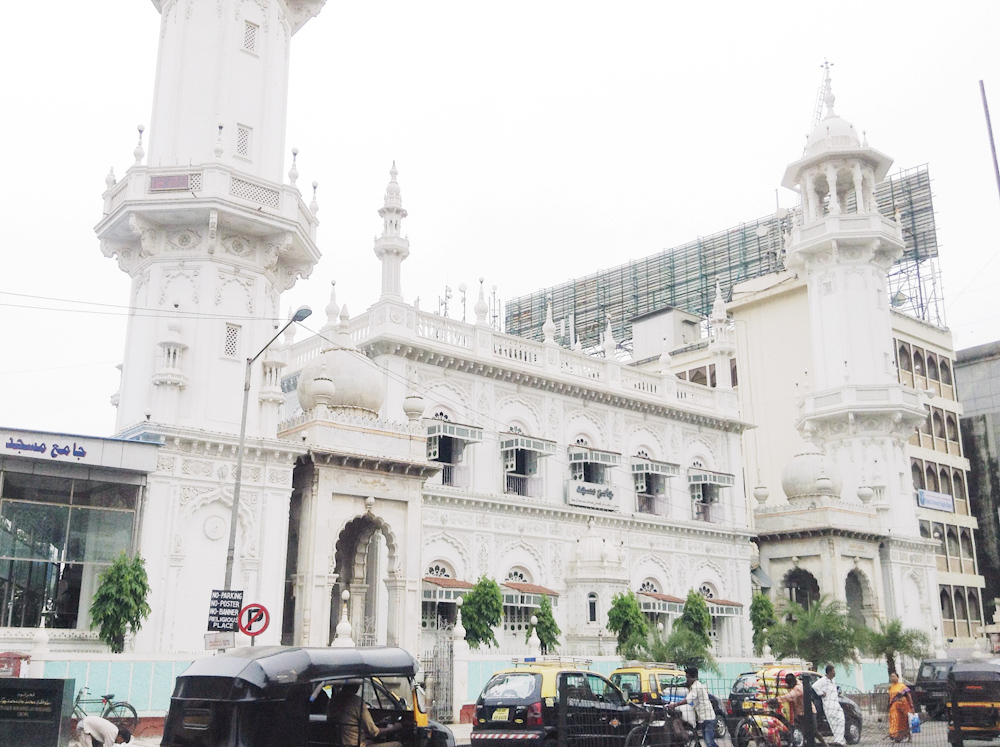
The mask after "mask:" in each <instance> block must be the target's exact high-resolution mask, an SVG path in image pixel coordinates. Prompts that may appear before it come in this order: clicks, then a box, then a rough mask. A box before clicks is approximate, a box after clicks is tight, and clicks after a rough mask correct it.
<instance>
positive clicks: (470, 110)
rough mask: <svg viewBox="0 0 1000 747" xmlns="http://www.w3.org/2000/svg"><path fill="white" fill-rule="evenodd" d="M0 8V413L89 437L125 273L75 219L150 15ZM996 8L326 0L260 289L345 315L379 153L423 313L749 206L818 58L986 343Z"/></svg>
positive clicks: (363, 264) (152, 57)
mask: <svg viewBox="0 0 1000 747" xmlns="http://www.w3.org/2000/svg"><path fill="white" fill-rule="evenodd" d="M199 1H204V0H199ZM8 5H9V7H5V13H4V23H3V25H2V27H0V76H2V77H0V80H2V85H0V91H2V94H3V102H4V106H3V110H4V116H3V117H2V118H0V135H2V139H0V142H2V146H3V166H4V168H3V177H2V178H0V205H2V206H3V209H2V215H3V216H4V220H3V229H4V230H3V237H4V247H3V249H2V250H0V251H2V257H3V262H2V265H0V268H2V269H0V334H2V340H3V345H2V348H0V349H2V350H3V354H2V356H0V425H5V426H15V427H24V428H35V429H44V430H57V431H64V432H74V433H86V434H95V435H108V434H110V433H112V432H113V430H114V409H113V408H112V407H111V405H110V403H109V398H110V396H111V394H112V393H113V392H115V391H116V389H117V388H118V372H117V371H116V370H115V368H114V367H115V365H116V364H117V363H118V362H119V361H120V360H121V357H122V350H123V346H124V334H125V316H124V312H125V310H124V308H118V309H115V308H111V307H107V306H103V307H102V306H95V305H93V304H118V305H121V306H124V305H126V304H127V303H128V296H129V294H128V287H129V283H128V278H127V276H126V275H125V274H124V273H122V272H121V271H119V270H118V267H117V265H116V264H115V262H113V261H112V260H108V259H105V258H103V257H102V256H101V253H100V249H99V247H98V242H97V239H96V238H95V236H94V233H93V226H94V225H95V224H96V223H97V221H98V219H99V218H100V216H101V209H102V202H101V193H102V192H103V190H104V176H105V174H107V171H108V167H109V166H112V165H113V166H114V167H115V173H116V174H118V175H121V174H122V173H124V171H125V169H126V168H127V167H128V166H129V164H131V162H132V156H131V153H132V149H133V147H134V146H135V141H136V131H135V126H136V125H137V124H138V123H140V122H141V123H147V124H148V121H149V114H150V111H151V101H152V93H153V92H152V84H153V72H154V66H155V64H156V45H157V42H158V40H159V34H158V24H159V14H158V13H157V12H156V10H155V8H154V7H153V5H152V3H150V2H149V1H148V0H100V2H80V1H79V0H55V1H54V2H48V3H45V4H44V5H43V6H41V5H39V4H38V3H23V2H22V3H10V4H8ZM682 6H683V7H682ZM998 29H1000V3H996V2H982V3H975V2H962V3H952V4H948V5H947V7H946V5H945V4H944V3H939V2H934V3H932V2H906V3H903V2H898V3H888V2H884V3H872V2H858V3H854V2H839V3H828V2H827V3H801V2H796V3H791V2H789V3H773V2H772V3H725V2H722V3H720V2H714V3H684V4H681V3H671V2H638V1H637V2H615V3H611V2H607V3H595V2H579V1H577V2H568V1H562V0H558V1H557V0H550V1H548V2H538V1H537V0H535V1H534V2H523V1H521V0H515V1H511V0H508V1H507V2H503V3H486V2H468V1H467V0H466V1H464V2H445V1H436V2H430V1H424V2H414V1H413V0H410V1H409V2H402V1H400V0H381V1H380V2H371V1H370V0H350V1H347V0H330V2H328V4H327V6H326V7H325V9H324V10H323V12H322V13H321V14H320V16H319V17H318V18H316V19H314V20H312V21H310V22H309V24H308V25H307V26H306V27H305V28H304V29H303V30H302V31H300V32H299V33H298V34H297V35H296V36H295V37H294V38H293V41H292V71H291V95H290V104H289V126H288V140H287V146H286V150H287V151H290V150H291V148H292V146H297V147H298V148H299V150H300V155H299V170H300V172H301V176H300V180H299V184H300V185H306V184H308V183H310V182H311V181H313V180H314V179H315V180H318V181H319V182H320V190H319V198H320V207H321V209H320V213H319V217H320V219H321V221H322V225H321V226H320V229H319V245H320V248H321V250H322V252H323V260H322V261H321V262H320V264H319V265H318V266H317V267H316V269H315V271H314V273H313V275H312V278H311V279H310V280H309V281H307V282H300V283H299V285H298V286H296V287H295V288H294V289H293V291H292V292H290V293H286V294H285V296H284V299H283V301H282V303H283V306H284V307H286V308H287V307H293V306H296V305H298V304H300V303H309V304H310V305H312V307H313V308H314V310H316V311H317V312H318V314H317V315H316V316H314V317H313V319H311V320H309V322H313V321H316V324H315V325H310V326H313V327H314V328H315V327H318V326H320V325H321V323H322V309H323V307H324V306H325V304H326V301H327V298H328V294H329V281H330V280H331V279H333V278H335V279H336V280H337V281H338V283H337V289H338V297H339V300H340V301H341V303H344V302H346V303H347V304H348V305H349V306H350V308H351V310H352V313H355V314H356V313H358V312H360V311H362V310H363V309H365V308H367V306H368V305H370V303H371V302H373V301H374V300H375V299H376V297H377V295H378V286H379V277H380V276H379V267H378V263H377V260H376V259H375V256H374V254H373V253H372V238H373V237H374V235H375V234H376V233H377V232H378V231H379V230H380V228H381V222H380V219H379V218H378V216H377V215H376V210H377V209H378V207H379V206H380V205H381V203H382V195H383V192H384V189H385V184H386V182H387V180H388V174H387V172H388V169H389V166H390V163H391V162H392V160H393V159H395V160H396V162H397V166H398V168H399V182H400V185H401V187H402V194H403V204H404V206H405V207H406V208H407V210H408V211H409V213H410V218H408V219H407V221H406V222H405V224H404V230H405V232H406V233H408V234H409V237H410V242H411V254H410V258H409V259H408V260H407V261H406V262H405V263H404V265H403V290H404V294H405V295H406V297H407V299H408V300H413V298H414V297H415V296H420V298H421V307H422V308H425V309H436V308H437V297H438V296H439V295H441V294H442V292H443V289H444V286H445V284H446V283H447V284H450V285H451V286H452V287H453V288H457V286H458V284H459V283H461V282H465V283H468V284H469V287H470V289H474V288H475V287H476V286H477V282H476V281H477V278H478V277H480V276H484V277H485V278H486V284H487V287H490V286H492V285H494V284H495V285H497V286H499V295H500V297H501V298H510V297H514V296H518V295H522V294H525V293H528V292H530V291H532V290H536V289H538V288H541V287H544V286H549V285H553V284H555V283H558V282H560V281H562V280H566V279H568V278H571V277H575V276H578V275H584V274H588V273H590V272H593V271H595V270H597V269H600V268H604V267H609V266H614V265H617V264H620V263H621V262H624V261H626V260H628V259H631V258H635V257H642V256H645V255H647V254H652V253H654V252H656V251H659V250H661V249H664V248H668V247H672V246H676V245H679V244H682V243H684V242H687V241H690V240H692V239H694V238H696V237H697V236H699V235H707V234H711V233H715V232H717V231H720V230H723V229H725V228H727V227H729V226H732V225H735V224H737V223H740V222H742V221H748V220H752V219H755V218H757V217H759V216H762V215H765V214H767V213H769V212H771V211H773V210H774V208H775V189H776V188H777V187H778V185H779V182H780V180H781V175H782V173H783V170H784V168H785V166H786V165H787V164H788V163H789V162H791V161H794V160H796V159H797V158H798V157H799V156H800V155H801V152H802V146H803V143H804V137H805V134H806V132H807V131H808V129H809V126H810V121H811V117H812V112H813V107H814V104H815V100H816V92H817V87H818V85H819V83H820V77H821V71H820V68H819V65H820V63H821V62H822V61H823V58H824V57H828V58H829V59H830V60H832V61H833V62H834V63H835V66H834V69H833V84H834V91H835V93H836V95H837V111H838V113H839V114H841V115H842V116H844V117H845V118H846V119H848V120H849V121H851V122H853V123H854V125H855V126H856V127H857V128H858V129H859V130H867V133H868V139H869V142H870V143H871V145H872V146H873V147H875V148H878V149H879V150H881V151H883V152H885V153H887V154H889V155H890V156H892V157H893V158H894V159H895V165H894V167H893V171H895V170H896V169H897V168H898V167H911V166H916V165H919V164H922V163H929V164H930V170H931V176H932V178H933V179H934V183H933V187H934V200H935V207H936V209H937V226H938V237H939V241H940V243H941V252H942V255H941V267H942V270H943V292H944V296H945V298H946V306H947V308H946V315H947V323H948V325H949V326H950V327H951V329H952V330H953V332H954V334H955V340H956V345H957V347H959V348H961V347H967V346H970V345H975V344H980V343H984V342H989V341H992V340H996V339H1000V310H998V308H997V305H996V304H995V303H990V301H991V300H992V299H993V298H994V297H996V296H997V294H998V293H1000V261H996V256H997V253H998V249H1000V238H998V225H1000V197H998V195H997V188H996V184H995V181H994V176H993V166H992V161H991V157H990V150H989V143H988V140H987V135H986V125H985V120H984V116H983V109H982V103H981V100H980V94H979V87H978V81H979V80H980V79H984V80H985V84H986V91H987V95H989V96H991V104H992V105H993V115H994V127H995V129H996V130H997V134H998V136H1000V55H998V54H997V46H996V34H997V30H998ZM290 159H291V156H290V155H289V156H288V160H289V162H290ZM779 199H780V201H781V205H783V206H791V205H793V204H794V203H795V200H796V198H795V196H794V195H793V194H792V193H790V192H787V191H785V190H781V191H780V192H779ZM307 200H308V198H307ZM472 292H473V291H472V290H470V296H471V294H472ZM456 295H457V294H456ZM48 299H57V300H48ZM70 301H74V302H79V303H70ZM473 301H474V297H470V301H469V316H470V318H471V317H472V310H471V308H472V307H471V304H472V302H473ZM94 312H100V313H94ZM451 315H452V316H453V317H454V316H456V315H457V316H459V317H460V316H461V308H460V304H454V303H453V306H452V312H451ZM317 320H318V321H317ZM300 334H302V333H300Z"/></svg>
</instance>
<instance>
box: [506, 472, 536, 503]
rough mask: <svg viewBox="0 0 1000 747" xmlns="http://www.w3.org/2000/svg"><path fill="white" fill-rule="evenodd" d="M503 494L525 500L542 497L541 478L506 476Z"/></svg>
mask: <svg viewBox="0 0 1000 747" xmlns="http://www.w3.org/2000/svg"><path fill="white" fill-rule="evenodd" d="M504 492H505V493H507V494H509V495H522V496H524V497H525V498H541V497H542V478H540V477H530V476H527V475H512V474H509V473H508V474H507V475H506V483H505V485H504Z"/></svg>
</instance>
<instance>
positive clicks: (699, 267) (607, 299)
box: [504, 164, 944, 349]
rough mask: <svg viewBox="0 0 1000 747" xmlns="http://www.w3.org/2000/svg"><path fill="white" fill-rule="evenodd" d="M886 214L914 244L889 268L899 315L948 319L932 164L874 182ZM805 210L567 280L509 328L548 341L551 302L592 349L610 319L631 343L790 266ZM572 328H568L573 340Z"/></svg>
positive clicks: (516, 312) (527, 306)
mask: <svg viewBox="0 0 1000 747" xmlns="http://www.w3.org/2000/svg"><path fill="white" fill-rule="evenodd" d="M876 199H877V201H878V206H879V212H881V213H882V214H883V215H885V216H888V217H893V216H894V215H895V214H896V211H897V210H898V211H899V213H900V219H901V221H902V225H903V237H904V239H905V240H906V250H905V252H904V254H903V257H902V258H901V259H900V260H899V261H898V262H896V264H895V265H894V266H893V268H892V269H891V270H890V272H889V289H888V290H889V298H890V299H892V305H893V307H894V308H896V309H897V310H898V311H902V312H904V313H907V314H910V315H911V316H914V317H916V318H918V319H921V320H923V321H926V322H929V323H931V324H936V325H939V326H941V325H943V323H944V321H943V318H942V316H941V311H942V308H943V304H942V303H941V302H940V299H939V297H938V292H939V291H938V287H939V282H938V276H937V275H938V271H937V256H938V243H937V229H936V226H935V222H934V205H933V201H932V195H931V180H930V175H929V172H928V169H927V165H926V164H924V165H922V166H917V167H916V168H911V169H901V170H900V171H899V172H897V173H896V174H894V175H893V176H891V177H889V178H888V179H885V180H884V181H883V182H882V183H881V184H879V185H878V186H877V187H876ZM798 215H799V209H798V208H794V209H792V210H788V211H785V210H779V211H778V212H777V213H776V214H774V215H769V216H765V217H763V218H759V219H757V220H754V221H750V222H747V223H741V224H739V225H738V226H734V227H733V228H730V229H728V230H726V231H721V232H719V233H716V234H712V235H711V236H704V237H701V238H698V239H696V240H695V241H691V242H688V243H687V244H683V245H681V246H678V247H675V248H673V249H667V250H664V251H662V252H659V253H657V254H652V255H650V256H648V257H643V258H641V259H635V260H632V261H630V262H626V263H625V264H622V265H618V266H617V267H612V268H610V269H607V270H600V271H598V272H595V273H592V274H590V275H586V276H584V277H581V278H577V279H575V280H569V281H567V282H565V283H561V284H560V285H556V286H553V287H551V288H545V289H542V290H539V291H535V292H534V293H531V294H529V295H527V296H521V297H519V298H514V299H511V300H510V301H508V302H507V304H506V307H505V310H504V311H505V313H504V316H505V328H506V331H507V333H508V334H512V335H519V336H521V337H528V338H533V339H542V337H543V333H542V324H543V323H544V322H545V314H546V305H547V302H548V301H549V300H551V302H552V317H553V319H555V320H556V321H557V322H558V321H560V320H566V324H567V325H568V324H570V321H569V320H570V319H571V318H572V326H573V329H574V331H575V335H576V338H577V339H578V340H579V341H580V342H581V343H582V346H583V347H584V348H585V349H596V348H597V347H598V346H599V345H600V342H601V341H600V337H601V334H602V333H603V332H604V330H605V327H606V325H607V320H608V319H609V318H610V319H611V325H612V329H613V331H614V336H615V339H616V340H618V341H619V342H622V341H624V344H625V347H626V349H627V348H629V345H628V342H629V341H630V340H631V339H632V320H633V319H634V318H636V317H638V316H642V315H643V314H648V313H650V312H654V311H660V310H662V309H664V308H667V307H672V308H677V309H681V310H684V311H688V312H690V313H693V314H698V315H700V316H707V315H708V313H709V311H710V310H711V306H712V301H713V300H714V298H715V285H716V283H719V285H721V287H722V290H723V293H724V294H728V293H729V292H730V290H731V289H732V287H733V286H734V285H735V284H737V283H741V282H743V281H746V280H750V279H752V278H755V277H760V276H762V275H767V274H769V273H772V272H778V271H780V270H781V269H782V259H783V249H784V242H783V238H782V237H783V234H784V233H785V231H786V229H787V228H788V223H789V221H794V220H797V219H798ZM569 334H570V331H569V329H568V328H566V329H565V336H566V337H567V338H568V335H569Z"/></svg>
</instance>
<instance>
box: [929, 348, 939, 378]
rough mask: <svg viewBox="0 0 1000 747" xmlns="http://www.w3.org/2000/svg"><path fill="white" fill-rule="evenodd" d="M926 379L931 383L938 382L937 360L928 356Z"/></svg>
mask: <svg viewBox="0 0 1000 747" xmlns="http://www.w3.org/2000/svg"><path fill="white" fill-rule="evenodd" d="M927 378H928V379H930V380H931V381H937V380H938V365H937V358H935V357H934V356H933V355H930V354H928V356H927Z"/></svg>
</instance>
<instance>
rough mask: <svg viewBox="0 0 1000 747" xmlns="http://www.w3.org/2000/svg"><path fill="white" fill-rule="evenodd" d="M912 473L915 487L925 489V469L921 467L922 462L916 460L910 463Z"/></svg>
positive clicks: (915, 488)
mask: <svg viewBox="0 0 1000 747" xmlns="http://www.w3.org/2000/svg"><path fill="white" fill-rule="evenodd" d="M910 475H911V476H912V477H913V489H914V490H923V488H924V471H923V470H922V469H921V468H920V462H918V461H916V460H914V461H913V462H912V463H911V465H910Z"/></svg>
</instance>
